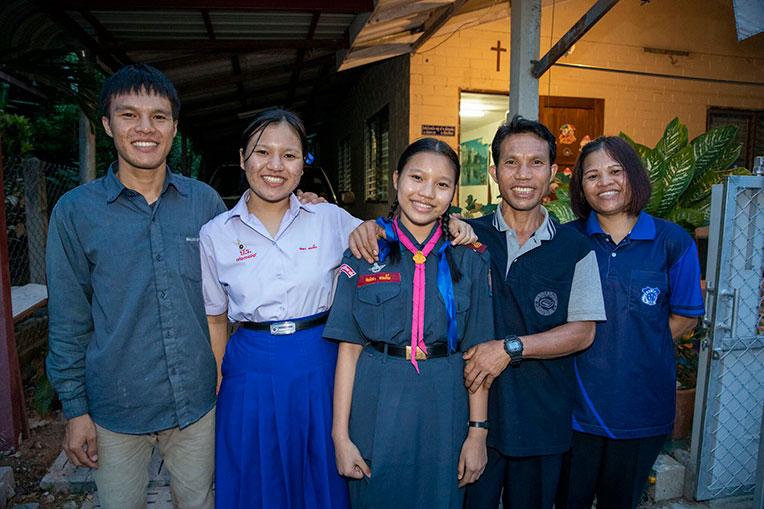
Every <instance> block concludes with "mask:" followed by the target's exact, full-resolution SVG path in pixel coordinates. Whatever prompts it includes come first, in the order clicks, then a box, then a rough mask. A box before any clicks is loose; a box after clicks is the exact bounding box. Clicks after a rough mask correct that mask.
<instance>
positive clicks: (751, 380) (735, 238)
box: [690, 176, 764, 500]
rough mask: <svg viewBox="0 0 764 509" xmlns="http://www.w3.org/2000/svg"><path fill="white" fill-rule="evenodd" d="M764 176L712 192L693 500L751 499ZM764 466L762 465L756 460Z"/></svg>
mask: <svg viewBox="0 0 764 509" xmlns="http://www.w3.org/2000/svg"><path fill="white" fill-rule="evenodd" d="M763 187H764V177H758V176H751V177H747V176H745V177H737V176H736V177H730V178H729V179H728V180H727V182H726V183H725V184H723V185H719V186H714V189H713V194H712V210H711V226H710V236H709V245H708V266H707V270H706V283H707V291H706V317H705V324H706V326H707V327H708V328H709V335H708V339H707V340H706V341H704V342H703V344H702V345H701V349H700V363H699V367H698V385H697V395H696V399H695V419H694V423H693V432H692V447H691V463H690V467H691V469H692V470H694V473H695V475H694V479H692V480H693V481H695V483H694V484H695V489H694V493H692V494H693V495H694V496H695V498H696V499H698V500H708V499H712V498H721V497H729V496H739V495H750V494H753V492H754V488H755V484H756V474H757V464H758V460H759V457H758V456H759V436H760V434H761V426H762V405H763V404H764V299H763V298H762V296H763V295H764V279H763V278H762V276H763V273H762V271H764V189H762V188H763ZM761 459H762V460H764V458H761Z"/></svg>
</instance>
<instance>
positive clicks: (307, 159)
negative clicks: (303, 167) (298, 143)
mask: <svg viewBox="0 0 764 509" xmlns="http://www.w3.org/2000/svg"><path fill="white" fill-rule="evenodd" d="M315 160H316V158H315V157H313V154H311V153H310V152H308V153H307V154H305V164H307V165H308V166H310V165H311V164H313V162H314V161H315Z"/></svg>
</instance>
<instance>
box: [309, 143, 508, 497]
mask: <svg viewBox="0 0 764 509" xmlns="http://www.w3.org/2000/svg"><path fill="white" fill-rule="evenodd" d="M458 181H459V158H458V156H457V155H456V154H455V153H454V151H453V150H452V149H451V148H450V147H449V146H448V145H447V144H446V143H444V142H442V141H439V140H436V139H433V138H423V139H420V140H418V141H416V142H414V143H412V144H411V145H409V147H408V148H407V149H406V150H405V151H404V152H403V154H402V155H401V157H400V160H399V162H398V167H397V170H396V171H395V173H394V174H393V185H394V187H395V188H396V192H397V198H396V200H395V202H394V204H393V210H392V211H391V214H390V219H389V220H387V221H385V220H380V222H381V223H382V224H383V225H384V226H385V230H386V238H387V239H388V240H389V241H390V242H381V244H380V247H381V249H380V261H379V262H376V263H373V264H370V263H368V262H366V261H359V260H356V259H355V258H354V257H353V256H351V255H350V254H349V253H346V255H345V258H344V260H343V262H344V263H343V265H342V266H341V267H340V275H339V281H338V283H337V295H336V297H335V300H334V305H333V306H332V310H331V313H330V315H329V321H328V322H327V325H326V328H325V329H324V336H325V337H329V338H333V339H337V340H339V341H340V346H339V357H338V360H337V372H336V377H335V392H334V424H333V428H332V435H333V438H334V445H335V451H336V457H337V468H338V469H339V470H340V473H341V474H343V475H345V476H347V477H348V478H350V483H349V488H350V502H351V506H352V507H354V508H356V507H357V508H366V509H375V508H379V509H388V508H398V509H405V508H414V507H417V508H419V507H422V508H425V507H432V508H438V509H458V508H461V507H462V501H463V498H464V493H463V490H462V489H461V488H462V486H464V485H465V484H467V483H470V482H474V481H475V480H476V479H477V478H478V477H479V476H480V474H481V473H482V471H483V468H484V467H485V464H486V461H487V458H486V445H485V444H486V436H487V432H488V430H487V428H488V423H487V420H486V419H487V414H488V408H487V406H488V391H487V389H484V388H481V389H479V390H478V391H477V392H476V393H474V394H470V396H469V403H468V396H467V390H466V389H465V387H464V375H463V373H464V360H463V359H462V355H461V354H460V353H459V352H461V351H465V350H466V349H467V348H469V347H470V346H472V345H475V344H477V343H480V342H483V341H487V340H489V339H494V334H493V308H492V306H491V300H490V294H489V284H488V280H489V276H488V274H489V267H490V260H489V258H488V253H487V252H486V250H485V246H483V245H479V244H474V245H472V246H457V247H451V246H450V244H449V242H448V230H447V228H446V226H445V225H446V224H447V222H448V217H447V215H446V211H447V209H448V207H449V205H450V203H451V199H452V198H453V196H454V191H455V190H456V184H457V182H458ZM411 352H414V354H413V355H411ZM468 407H469V408H468ZM468 420H469V421H470V422H469V424H468Z"/></svg>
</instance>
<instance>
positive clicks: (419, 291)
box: [393, 217, 442, 373]
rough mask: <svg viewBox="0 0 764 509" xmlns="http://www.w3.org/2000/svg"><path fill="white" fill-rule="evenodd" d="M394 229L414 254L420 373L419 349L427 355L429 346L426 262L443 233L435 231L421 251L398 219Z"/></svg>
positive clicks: (414, 332)
mask: <svg viewBox="0 0 764 509" xmlns="http://www.w3.org/2000/svg"><path fill="white" fill-rule="evenodd" d="M393 228H395V233H396V235H398V241H399V242H400V243H401V244H403V247H405V248H406V249H408V250H409V251H411V252H412V253H414V256H413V259H414V264H415V265H414V292H413V293H414V298H413V304H414V306H413V311H412V315H411V364H413V365H414V369H416V372H417V373H419V363H417V360H416V351H417V348H419V349H421V350H422V351H423V352H424V353H425V355H426V354H427V346H426V345H425V344H424V288H425V278H424V277H425V273H424V262H425V261H426V260H427V255H429V254H430V253H431V252H432V250H433V249H434V248H435V244H437V242H438V240H439V239H440V237H441V235H442V232H441V229H440V228H436V229H435V233H434V234H433V235H432V237H430V240H428V241H427V244H425V246H424V248H423V249H422V250H421V251H420V250H419V249H417V248H416V247H415V246H414V243H413V242H411V240H410V239H409V238H408V237H407V236H406V235H405V234H404V233H402V232H401V230H400V227H399V226H398V218H397V217H396V218H395V219H393Z"/></svg>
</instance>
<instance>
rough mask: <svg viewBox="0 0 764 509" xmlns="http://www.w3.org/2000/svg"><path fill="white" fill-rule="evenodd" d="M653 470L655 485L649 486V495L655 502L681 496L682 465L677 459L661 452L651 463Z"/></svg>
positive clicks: (682, 486) (682, 483)
mask: <svg viewBox="0 0 764 509" xmlns="http://www.w3.org/2000/svg"><path fill="white" fill-rule="evenodd" d="M653 470H654V471H655V486H653V487H651V491H652V493H651V495H652V497H653V500H655V501H656V502H662V501H664V500H671V499H672V498H679V497H681V496H682V492H683V490H684V471H685V469H684V466H682V464H681V463H679V462H678V461H677V460H675V459H674V458H672V457H671V456H668V455H667V454H661V455H660V456H658V459H657V460H656V461H655V465H653Z"/></svg>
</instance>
